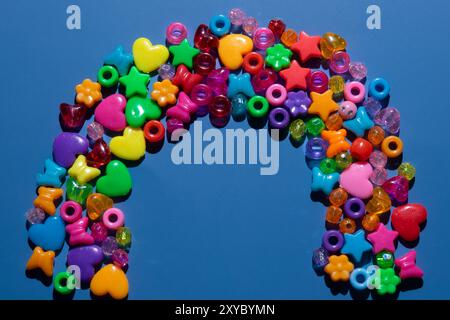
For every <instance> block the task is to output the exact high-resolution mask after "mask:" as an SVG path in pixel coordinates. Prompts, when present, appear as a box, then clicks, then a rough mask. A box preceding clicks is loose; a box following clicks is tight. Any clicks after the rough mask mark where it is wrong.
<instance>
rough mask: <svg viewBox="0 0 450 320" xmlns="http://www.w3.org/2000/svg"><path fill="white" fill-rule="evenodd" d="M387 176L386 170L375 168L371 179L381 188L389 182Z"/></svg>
mask: <svg viewBox="0 0 450 320" xmlns="http://www.w3.org/2000/svg"><path fill="white" fill-rule="evenodd" d="M387 175H388V174H387V171H386V169H385V168H374V169H373V171H372V174H371V175H370V177H369V178H370V181H371V182H372V183H373V184H374V185H376V186H381V185H382V184H383V183H384V182H385V181H386V180H387Z"/></svg>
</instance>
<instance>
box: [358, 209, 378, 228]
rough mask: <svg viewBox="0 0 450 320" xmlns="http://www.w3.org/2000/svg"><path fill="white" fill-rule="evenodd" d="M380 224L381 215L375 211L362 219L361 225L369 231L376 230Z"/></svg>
mask: <svg viewBox="0 0 450 320" xmlns="http://www.w3.org/2000/svg"><path fill="white" fill-rule="evenodd" d="M379 224H380V217H379V216H378V215H377V214H375V213H369V214H366V215H365V216H364V218H363V219H362V222H361V225H362V227H363V228H364V230H366V231H367V232H372V231H375V230H376V229H377V228H378V225H379Z"/></svg>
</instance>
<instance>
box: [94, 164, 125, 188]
mask: <svg viewBox="0 0 450 320" xmlns="http://www.w3.org/2000/svg"><path fill="white" fill-rule="evenodd" d="M96 187H97V191H98V192H100V193H102V194H105V195H107V196H108V197H119V196H125V195H127V194H128V193H129V192H130V190H131V187H132V180H131V175H130V172H129V171H128V168H127V167H126V166H125V165H124V164H123V163H122V162H120V161H119V160H113V161H111V162H110V163H108V165H107V166H106V175H105V176H103V177H101V178H100V179H98V180H97V185H96Z"/></svg>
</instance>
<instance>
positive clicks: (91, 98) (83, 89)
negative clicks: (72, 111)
mask: <svg viewBox="0 0 450 320" xmlns="http://www.w3.org/2000/svg"><path fill="white" fill-rule="evenodd" d="M101 88H102V86H101V85H100V84H99V83H97V82H93V81H92V80H91V79H84V80H83V82H82V83H80V84H78V85H77V86H76V87H75V91H76V92H77V97H76V101H77V103H80V104H84V105H85V106H86V107H88V108H92V107H93V106H94V105H95V104H96V103H97V102H99V101H100V100H102V91H101Z"/></svg>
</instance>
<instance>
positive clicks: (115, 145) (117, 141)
mask: <svg viewBox="0 0 450 320" xmlns="http://www.w3.org/2000/svg"><path fill="white" fill-rule="evenodd" d="M148 101H150V100H148ZM142 122H144V119H142ZM109 148H110V149H111V152H112V154H114V155H115V156H116V157H119V158H121V159H125V160H131V161H137V160H139V159H140V158H142V157H143V156H144V155H145V138H144V132H143V131H142V129H141V128H131V127H126V128H125V130H124V131H123V135H121V136H116V137H114V138H112V139H111V141H110V142H109Z"/></svg>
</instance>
